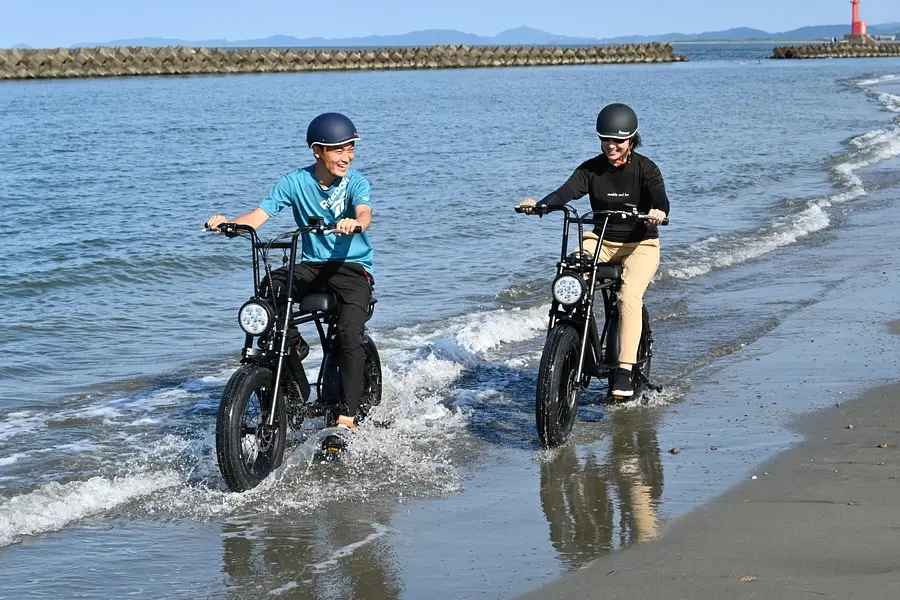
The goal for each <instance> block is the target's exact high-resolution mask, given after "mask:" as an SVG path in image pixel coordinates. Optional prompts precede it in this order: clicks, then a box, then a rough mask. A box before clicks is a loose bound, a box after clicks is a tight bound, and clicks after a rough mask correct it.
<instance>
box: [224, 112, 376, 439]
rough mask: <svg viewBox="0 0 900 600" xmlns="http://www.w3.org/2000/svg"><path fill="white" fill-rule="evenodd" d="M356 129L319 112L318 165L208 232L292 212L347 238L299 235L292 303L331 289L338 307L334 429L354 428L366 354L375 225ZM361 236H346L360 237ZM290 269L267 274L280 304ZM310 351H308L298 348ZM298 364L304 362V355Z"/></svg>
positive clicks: (312, 138) (313, 135) (311, 135)
mask: <svg viewBox="0 0 900 600" xmlns="http://www.w3.org/2000/svg"><path fill="white" fill-rule="evenodd" d="M357 140H359V135H358V134H357V131H356V127H355V126H354V125H353V122H352V121H351V120H350V119H349V118H347V117H346V116H344V115H342V114H339V113H324V114H321V115H319V116H317V117H316V118H315V119H313V120H312V122H310V124H309V127H308V129H307V131H306V143H307V145H308V146H309V147H310V148H311V149H312V152H313V155H314V156H315V159H316V161H315V163H313V164H311V165H309V166H307V167H304V168H299V169H296V170H294V171H292V172H290V173H288V174H286V175H284V176H283V177H282V178H281V179H280V180H279V181H278V183H276V184H275V186H274V187H273V188H272V189H271V191H270V192H269V195H268V197H267V198H266V199H265V200H263V201H262V203H261V204H260V205H259V207H258V208H256V209H255V210H253V211H252V212H250V213H248V214H246V215H242V216H240V217H238V218H236V219H234V220H232V221H229V220H228V219H227V217H225V216H224V215H213V216H212V217H210V219H209V221H208V222H207V227H209V228H216V227H218V226H219V225H220V224H222V223H240V224H244V225H250V226H251V227H253V228H254V229H259V228H260V227H261V226H262V225H263V224H264V223H265V222H266V221H268V220H269V218H271V217H274V216H275V215H277V214H278V213H279V212H281V210H282V209H284V208H290V209H291V210H292V212H293V216H294V220H295V221H296V222H297V225H298V226H300V227H302V226H305V225H307V224H308V223H309V221H310V219H313V218H317V217H318V218H321V219H323V220H324V222H325V223H333V222H335V221H336V222H337V224H336V225H335V228H336V229H339V230H340V231H342V232H343V233H344V234H346V235H340V236H327V237H326V236H316V235H311V234H304V235H303V236H302V254H301V259H302V262H301V263H300V264H298V265H297V266H296V268H295V270H294V285H293V290H292V291H291V297H293V298H294V299H298V298H302V297H303V296H306V295H307V294H311V293H317V292H323V291H328V292H331V293H333V294H334V295H335V296H336V298H337V301H338V341H339V343H340V347H341V355H340V361H339V371H340V385H341V398H340V404H339V410H340V415H339V416H338V419H337V425H338V427H342V428H344V429H347V430H355V429H357V423H356V415H357V411H358V409H359V404H360V397H361V395H362V386H363V367H364V364H365V353H364V350H363V346H362V344H363V336H364V334H365V323H366V317H367V311H368V308H369V300H370V297H371V293H372V286H373V285H374V279H373V277H372V273H373V269H372V255H373V252H372V244H371V243H370V241H369V236H368V234H367V233H366V231H367V230H368V229H369V226H370V225H371V223H372V205H371V200H370V186H369V181H368V180H367V179H366V178H365V177H364V176H363V175H362V174H360V173H359V172H357V171H356V170H354V169H351V168H350V163H352V162H353V152H354V147H355V143H356V141H357ZM357 227H359V231H360V232H361V233H359V234H358V235H351V234H353V233H354V232H355V231H357ZM286 282H287V268H286V267H283V268H281V269H276V270H275V271H273V272H272V277H271V281H269V280H268V278H267V279H266V280H264V281H263V284H262V287H263V288H264V289H265V288H267V286H269V285H271V286H272V288H273V289H274V292H275V296H276V298H278V299H279V300H280V301H285V300H286V299H287V297H288V293H287V290H285V289H284V288H285V287H286ZM300 347H301V348H303V349H305V350H306V351H308V346H306V345H305V344H300ZM301 358H303V357H302V356H301Z"/></svg>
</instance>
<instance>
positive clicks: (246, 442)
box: [216, 364, 287, 492]
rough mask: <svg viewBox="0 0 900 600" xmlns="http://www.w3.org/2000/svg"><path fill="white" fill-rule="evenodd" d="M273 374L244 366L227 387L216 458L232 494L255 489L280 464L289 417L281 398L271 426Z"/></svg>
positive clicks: (220, 407) (220, 414)
mask: <svg viewBox="0 0 900 600" xmlns="http://www.w3.org/2000/svg"><path fill="white" fill-rule="evenodd" d="M273 379H274V377H273V373H272V370H271V369H269V368H267V367H263V366H261V365H256V364H246V365H243V366H241V368H240V369H238V370H237V371H236V372H235V373H234V375H232V376H231V379H229V380H228V385H226V386H225V391H224V392H223V393H222V402H221V404H220V405H219V416H218V419H217V421H216V457H217V458H218V462H219V470H220V471H221V472H222V478H223V479H224V480H225V484H226V485H227V486H228V488H229V489H230V490H231V491H233V492H243V491H245V490H249V489H251V488H254V487H256V486H257V485H258V484H259V482H260V481H262V480H263V479H265V478H266V477H268V475H269V473H271V472H272V471H274V470H275V469H276V468H278V466H279V465H280V464H281V459H282V457H283V456H284V445H285V435H286V431H287V417H286V415H285V409H284V396H283V395H282V394H278V399H277V401H276V407H275V418H274V420H273V423H272V425H271V426H269V424H268V419H269V411H270V408H271V407H270V401H271V389H272V385H273V383H274V382H273Z"/></svg>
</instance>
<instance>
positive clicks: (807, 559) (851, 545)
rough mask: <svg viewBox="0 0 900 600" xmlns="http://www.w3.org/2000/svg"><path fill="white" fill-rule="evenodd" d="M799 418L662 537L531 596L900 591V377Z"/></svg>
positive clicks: (873, 595) (884, 594)
mask: <svg viewBox="0 0 900 600" xmlns="http://www.w3.org/2000/svg"><path fill="white" fill-rule="evenodd" d="M896 325H897V323H896V322H894V323H892V325H891V327H892V328H893V329H894V330H896ZM792 428H793V429H794V430H795V431H797V432H798V433H800V434H801V435H803V436H804V437H805V438H806V441H805V442H803V443H801V444H799V445H797V446H796V447H795V448H793V449H792V450H790V451H788V452H785V453H783V454H781V455H779V456H777V457H776V458H775V459H773V460H771V461H768V462H766V463H764V464H762V465H760V466H759V467H758V468H757V469H756V470H755V474H754V475H752V476H751V478H748V480H747V481H746V482H745V483H743V484H741V485H739V486H737V487H736V488H734V489H733V490H731V491H730V492H728V493H727V494H725V495H724V496H722V497H721V498H720V499H719V500H718V501H717V502H715V503H713V504H712V505H711V506H708V507H704V508H700V509H698V510H696V511H694V512H692V513H690V514H689V515H687V516H686V517H684V518H682V519H679V520H676V521H675V522H674V523H671V524H670V525H669V526H668V527H666V528H665V529H664V530H663V532H662V535H661V537H660V539H659V540H657V541H655V542H651V543H647V544H642V545H639V546H635V547H633V548H631V549H629V550H626V551H624V552H621V553H616V554H612V555H609V556H607V557H604V558H602V559H600V560H597V561H595V562H594V563H592V564H590V565H589V566H587V567H586V568H584V569H582V570H580V571H578V572H575V573H572V574H571V575H569V576H567V577H564V578H563V579H561V580H560V581H558V582H556V583H554V584H551V585H549V586H546V587H545V588H543V589H541V590H539V591H538V592H536V593H534V594H531V595H528V596H526V597H527V598H532V599H538V598H616V597H626V596H627V597H640V598H692V599H698V600H699V599H705V598H709V599H713V598H715V599H721V598H842V599H846V598H867V599H877V598H898V597H900V568H898V561H897V557H896V545H897V536H898V533H897V531H898V527H900V515H898V512H897V498H898V494H900V480H898V476H900V470H898V465H900V384H892V385H888V386H884V387H879V388H875V389H873V390H871V391H869V392H868V393H866V394H865V395H864V396H863V397H862V398H860V399H859V400H857V401H852V402H849V403H838V404H837V405H836V406H834V407H833V408H830V409H826V410H823V411H820V412H816V413H812V414H811V415H808V416H806V417H803V418H800V419H798V420H797V421H795V422H794V423H793V427H792Z"/></svg>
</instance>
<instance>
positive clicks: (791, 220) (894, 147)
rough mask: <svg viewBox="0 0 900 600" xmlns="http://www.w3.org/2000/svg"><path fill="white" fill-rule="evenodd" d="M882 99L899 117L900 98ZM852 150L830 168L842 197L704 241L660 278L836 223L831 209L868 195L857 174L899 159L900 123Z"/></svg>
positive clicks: (741, 256)
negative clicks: (831, 215)
mask: <svg viewBox="0 0 900 600" xmlns="http://www.w3.org/2000/svg"><path fill="white" fill-rule="evenodd" d="M873 85H874V84H873ZM878 98H879V100H880V101H881V102H882V104H883V105H884V106H885V107H886V108H888V109H889V110H894V109H896V111H897V112H900V97H898V96H894V95H892V94H879V95H878ZM848 145H849V147H850V148H851V151H850V152H849V153H848V154H847V155H846V156H844V157H843V160H842V161H841V162H839V163H838V164H836V165H834V166H832V167H831V169H830V172H831V175H832V177H833V178H834V182H835V185H837V186H838V187H840V188H842V189H841V191H840V192H837V193H835V194H832V195H830V196H827V197H824V198H817V199H813V200H810V201H808V202H806V205H805V207H804V208H803V209H802V210H799V211H797V212H794V213H793V214H790V215H787V216H783V217H779V218H777V219H775V220H774V221H773V222H772V223H771V224H770V225H768V226H766V227H763V228H761V229H758V230H756V231H752V232H746V233H739V234H736V235H732V236H710V237H708V238H705V239H702V240H699V241H698V242H696V243H694V244H692V245H691V246H690V247H689V248H687V249H686V250H684V251H682V252H679V253H678V254H677V255H676V256H675V257H674V258H673V259H672V263H674V264H672V266H669V267H667V268H665V269H662V270H661V272H660V274H659V275H658V277H659V278H662V277H666V276H668V277H672V278H675V279H692V278H694V277H698V276H701V275H705V274H707V273H709V272H711V271H713V270H715V269H720V268H727V267H731V266H734V265H738V264H742V263H745V262H747V261H750V260H753V259H756V258H759V257H761V256H763V255H765V254H768V253H770V252H773V251H775V250H777V249H779V248H783V247H785V246H789V245H792V244H795V243H797V242H798V241H800V240H802V239H804V238H806V237H808V236H809V235H811V234H813V233H815V232H817V231H821V230H823V229H825V228H827V227H828V226H829V225H830V224H831V219H830V217H829V215H828V212H827V209H829V208H831V207H832V206H834V205H837V204H843V203H846V202H851V201H853V200H858V199H859V198H862V197H864V196H865V195H866V193H867V192H866V189H865V187H864V185H863V181H862V179H861V178H860V176H859V175H858V174H857V171H858V170H860V169H864V168H866V167H871V166H873V165H876V164H878V163H881V162H884V161H887V160H890V159H892V158H894V157H896V156H900V124H897V123H894V124H891V125H889V126H887V127H884V128H881V129H876V130H874V131H870V132H868V133H865V134H862V135H859V136H857V137H855V138H852V139H851V140H849V142H848Z"/></svg>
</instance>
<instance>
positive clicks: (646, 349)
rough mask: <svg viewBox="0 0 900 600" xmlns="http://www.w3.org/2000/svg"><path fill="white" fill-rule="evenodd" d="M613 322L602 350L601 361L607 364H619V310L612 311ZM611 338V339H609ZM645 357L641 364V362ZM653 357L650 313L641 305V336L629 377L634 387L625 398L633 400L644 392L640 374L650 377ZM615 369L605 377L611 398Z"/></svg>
mask: <svg viewBox="0 0 900 600" xmlns="http://www.w3.org/2000/svg"><path fill="white" fill-rule="evenodd" d="M612 317H613V322H611V323H610V324H609V332H608V333H607V338H606V347H605V348H604V350H603V363H604V364H607V365H618V364H619V311H618V309H617V310H615V311H613V314H612ZM610 340H612V341H610ZM645 358H646V362H645V363H644V365H643V366H640V365H641V362H642V361H643V360H644V359H645ZM652 358H653V334H652V332H651V329H650V313H649V312H647V306H646V305H644V306H642V307H641V338H640V341H639V342H638V353H637V361H638V364H637V365H635V366H634V374H633V376H632V377H631V385H632V387H633V389H634V395H633V396H631V398H626V399H625V400H635V399H637V398H640V397H641V394H643V393H644V380H643V378H641V374H643V375H644V377H646V378H647V379H648V380H649V379H650V366H651V364H650V363H651V362H652ZM615 377H616V371H615V369H613V370H612V372H611V373H610V375H609V377H608V378H607V390H609V391H608V392H607V396H608V397H610V398H612V388H613V383H615Z"/></svg>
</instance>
